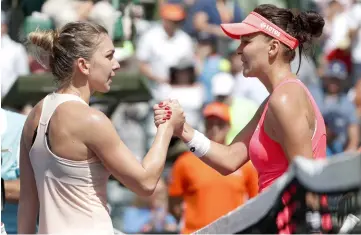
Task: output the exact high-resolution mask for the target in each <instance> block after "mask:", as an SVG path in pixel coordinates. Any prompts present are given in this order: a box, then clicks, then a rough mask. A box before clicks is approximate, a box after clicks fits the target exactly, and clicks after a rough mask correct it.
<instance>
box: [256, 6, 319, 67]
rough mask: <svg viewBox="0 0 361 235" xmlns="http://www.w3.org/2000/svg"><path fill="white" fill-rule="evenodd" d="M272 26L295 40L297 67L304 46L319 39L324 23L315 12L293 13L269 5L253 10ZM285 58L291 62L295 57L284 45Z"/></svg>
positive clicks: (293, 51) (292, 51)
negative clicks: (297, 56)
mask: <svg viewBox="0 0 361 235" xmlns="http://www.w3.org/2000/svg"><path fill="white" fill-rule="evenodd" d="M254 11H255V12H257V13H258V14H260V15H262V16H263V17H265V18H266V19H268V20H269V21H271V22H272V23H273V24H275V25H277V26H278V27H280V28H281V29H283V30H284V31H286V32H287V33H288V34H290V35H291V36H293V37H294V38H296V39H297V40H298V42H299V58H300V60H299V65H298V69H297V73H298V71H299V69H300V65H301V57H302V52H303V49H304V48H305V46H308V45H310V44H311V43H312V40H313V39H314V38H317V37H320V36H321V34H322V31H323V26H324V25H325V21H324V19H323V17H322V16H321V15H320V14H318V13H317V12H315V11H305V12H300V13H295V12H293V11H292V10H290V9H285V8H278V7H276V6H274V5H271V4H262V5H259V6H258V7H257V8H255V9H254ZM285 48H286V50H285V56H286V57H287V58H289V60H290V61H292V60H293V59H294V57H295V54H296V53H295V50H292V49H290V48H289V47H287V46H286V45H285Z"/></svg>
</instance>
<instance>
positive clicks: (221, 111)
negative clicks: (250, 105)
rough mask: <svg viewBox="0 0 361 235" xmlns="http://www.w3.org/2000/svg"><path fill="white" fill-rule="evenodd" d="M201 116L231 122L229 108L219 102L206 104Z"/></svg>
mask: <svg viewBox="0 0 361 235" xmlns="http://www.w3.org/2000/svg"><path fill="white" fill-rule="evenodd" d="M203 116H204V117H205V118H207V117H217V118H220V119H222V120H223V121H225V122H228V123H229V122H230V121H231V115H230V111H229V106H228V105H226V104H224V103H221V102H213V103H210V104H208V105H207V106H206V107H205V108H204V109H203Z"/></svg>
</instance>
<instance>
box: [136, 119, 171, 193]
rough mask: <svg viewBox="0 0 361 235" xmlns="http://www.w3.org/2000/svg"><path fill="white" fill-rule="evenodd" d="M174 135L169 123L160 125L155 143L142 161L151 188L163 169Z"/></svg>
mask: <svg viewBox="0 0 361 235" xmlns="http://www.w3.org/2000/svg"><path fill="white" fill-rule="evenodd" d="M172 136H173V129H172V128H170V127H169V126H168V124H164V125H161V126H159V127H158V131H157V135H156V137H155V139H154V142H153V145H152V147H151V149H150V150H149V152H148V153H147V155H146V156H145V158H144V160H143V162H142V165H143V168H144V170H145V178H146V181H147V184H148V185H150V187H151V188H153V187H155V186H156V184H157V182H158V180H159V178H160V175H161V173H162V171H163V168H164V164H165V160H166V157H167V152H168V147H169V143H170V140H171V138H172Z"/></svg>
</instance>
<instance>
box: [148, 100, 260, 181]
mask: <svg viewBox="0 0 361 235" xmlns="http://www.w3.org/2000/svg"><path fill="white" fill-rule="evenodd" d="M168 104H169V102H168V101H166V102H164V104H163V105H168ZM264 105H265V101H264V102H263V104H262V105H261V106H260V107H259V108H258V110H257V112H256V114H255V115H254V116H253V118H252V119H251V121H250V122H249V123H248V124H247V125H246V126H245V128H243V130H242V131H240V132H239V133H238V135H237V136H236V137H235V138H234V140H233V142H232V143H231V144H230V145H229V146H227V145H224V144H219V143H216V142H213V141H211V144H210V148H209V150H208V151H207V153H206V154H205V155H204V156H203V157H201V158H200V159H201V160H202V161H203V162H204V163H206V164H207V165H209V166H210V167H212V168H214V169H215V170H217V171H218V172H219V173H221V174H222V175H228V174H231V173H233V172H234V171H236V170H237V169H239V168H240V167H241V166H243V165H244V164H245V163H246V162H247V161H248V160H249V157H248V145H249V141H250V139H251V137H252V134H253V133H254V131H255V129H256V127H257V125H258V121H259V119H260V117H261V114H262V111H263V109H264ZM163 107H164V106H162V107H160V106H159V105H155V106H154V112H155V122H156V126H158V125H159V124H160V123H163V122H164V121H163V120H162V114H161V112H162V109H163ZM174 116H175V115H174V114H172V118H175V117H174ZM194 131H195V130H194V129H193V128H192V127H191V126H190V125H188V124H187V123H185V124H184V126H183V130H182V131H180V132H178V131H176V133H175V134H176V135H177V136H178V137H179V138H180V139H181V140H183V142H184V143H188V142H189V141H191V140H192V139H193V137H194Z"/></svg>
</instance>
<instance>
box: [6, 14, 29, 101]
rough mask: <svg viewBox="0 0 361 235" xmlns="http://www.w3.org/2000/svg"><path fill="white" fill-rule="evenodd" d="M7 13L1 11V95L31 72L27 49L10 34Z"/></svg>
mask: <svg viewBox="0 0 361 235" xmlns="http://www.w3.org/2000/svg"><path fill="white" fill-rule="evenodd" d="M7 20H8V19H7V15H6V13H5V12H1V53H0V61H1V97H2V98H3V97H5V96H6V95H7V93H8V92H9V90H10V89H11V87H12V86H13V84H14V83H15V81H16V80H17V79H18V77H19V76H22V75H27V74H28V73H29V64H28V63H29V62H28V56H27V54H26V50H25V48H24V47H23V45H21V44H20V43H17V42H15V41H13V40H12V39H11V38H10V37H9V35H8V24H7Z"/></svg>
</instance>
